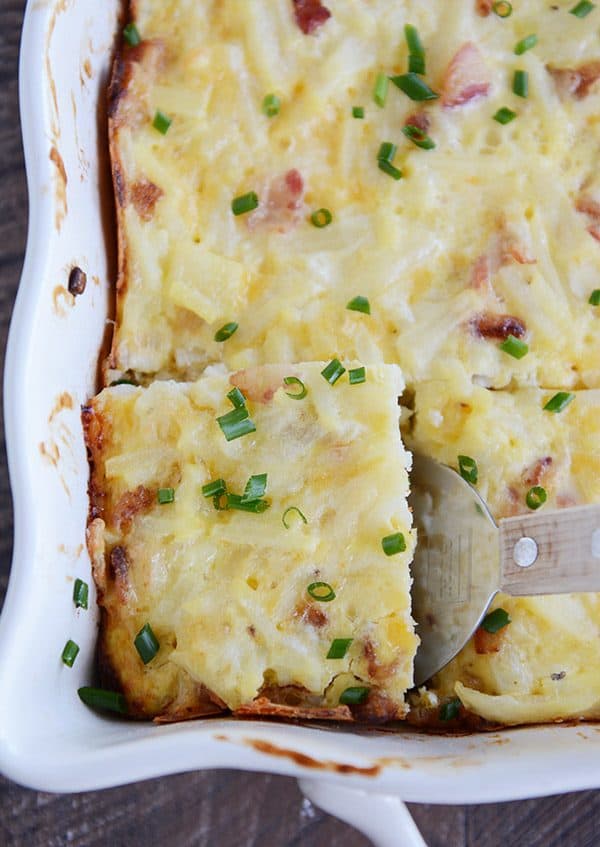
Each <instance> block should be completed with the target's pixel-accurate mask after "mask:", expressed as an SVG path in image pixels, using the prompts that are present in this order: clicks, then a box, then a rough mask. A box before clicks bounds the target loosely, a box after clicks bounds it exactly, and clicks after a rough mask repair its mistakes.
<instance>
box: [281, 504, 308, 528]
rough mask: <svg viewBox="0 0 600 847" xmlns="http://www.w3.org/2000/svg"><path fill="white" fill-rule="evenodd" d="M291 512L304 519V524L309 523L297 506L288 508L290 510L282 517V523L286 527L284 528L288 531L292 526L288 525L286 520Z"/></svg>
mask: <svg viewBox="0 0 600 847" xmlns="http://www.w3.org/2000/svg"><path fill="white" fill-rule="evenodd" d="M291 512H295V513H296V514H297V515H298V516H299V517H300V518H301V519H302V521H303V522H304V523H308V521H307V519H306V516H305V515H304V514H303V513H302V512H301V511H300V509H299V508H298V507H297V506H288V508H287V509H286V510H285V512H284V513H283V515H282V516H281V523H282V524H283V525H284V527H285V528H286V529H289V528H290V524H289V523H287V521H286V518H287V516H288V515H289V514H290V513H291Z"/></svg>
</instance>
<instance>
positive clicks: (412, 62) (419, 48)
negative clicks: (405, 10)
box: [404, 24, 425, 74]
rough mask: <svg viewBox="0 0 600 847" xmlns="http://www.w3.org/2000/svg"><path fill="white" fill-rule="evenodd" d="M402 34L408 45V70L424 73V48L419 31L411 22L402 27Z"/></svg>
mask: <svg viewBox="0 0 600 847" xmlns="http://www.w3.org/2000/svg"><path fill="white" fill-rule="evenodd" d="M404 36H405V38H406V44H407V46H408V70H409V72H410V73H415V74H424V73H425V49H424V48H423V44H422V43H421V39H420V37H419V32H418V30H417V28H416V27H414V26H412V24H406V26H405V27H404Z"/></svg>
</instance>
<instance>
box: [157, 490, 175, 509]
mask: <svg viewBox="0 0 600 847" xmlns="http://www.w3.org/2000/svg"><path fill="white" fill-rule="evenodd" d="M156 496H157V499H158V502H159V503H160V505H161V506H164V505H165V504H166V503H172V502H173V501H174V500H175V489H174V488H159V489H158V492H157V495H156Z"/></svg>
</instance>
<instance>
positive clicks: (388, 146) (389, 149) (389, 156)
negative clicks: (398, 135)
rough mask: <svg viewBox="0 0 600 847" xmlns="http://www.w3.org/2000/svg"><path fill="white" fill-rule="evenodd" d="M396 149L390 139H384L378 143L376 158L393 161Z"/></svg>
mask: <svg viewBox="0 0 600 847" xmlns="http://www.w3.org/2000/svg"><path fill="white" fill-rule="evenodd" d="M397 150H398V148H397V147H396V145H395V144H392V142H391V141H384V142H382V143H381V144H380V145H379V152H378V153H377V158H378V159H379V161H380V162H381V161H383V162H393V161H394V156H395V155H396V151H397Z"/></svg>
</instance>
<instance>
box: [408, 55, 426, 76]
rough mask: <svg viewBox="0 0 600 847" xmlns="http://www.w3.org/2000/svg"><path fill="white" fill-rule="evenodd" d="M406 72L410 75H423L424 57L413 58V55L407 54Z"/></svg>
mask: <svg viewBox="0 0 600 847" xmlns="http://www.w3.org/2000/svg"><path fill="white" fill-rule="evenodd" d="M408 72H409V73H411V74H420V75H421V76H424V75H425V56H415V55H414V53H409V56H408Z"/></svg>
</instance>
